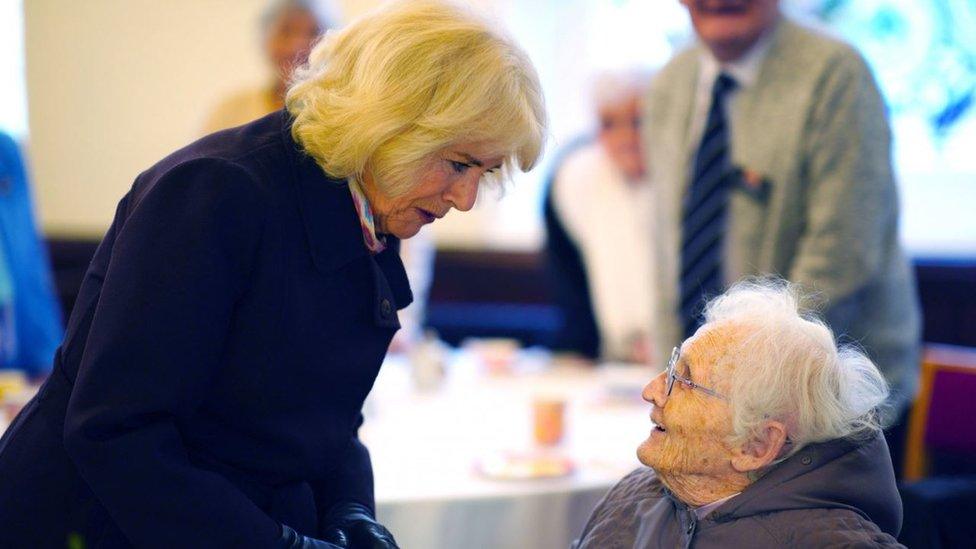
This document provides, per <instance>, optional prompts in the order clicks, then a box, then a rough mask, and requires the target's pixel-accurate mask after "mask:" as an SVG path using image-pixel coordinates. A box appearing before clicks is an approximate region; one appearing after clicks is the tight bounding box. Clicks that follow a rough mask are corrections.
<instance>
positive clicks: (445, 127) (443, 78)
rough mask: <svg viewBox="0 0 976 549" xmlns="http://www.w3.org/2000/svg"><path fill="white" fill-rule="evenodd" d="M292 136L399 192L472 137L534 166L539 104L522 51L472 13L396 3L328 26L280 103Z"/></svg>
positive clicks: (335, 166)
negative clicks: (428, 164) (439, 155)
mask: <svg viewBox="0 0 976 549" xmlns="http://www.w3.org/2000/svg"><path fill="white" fill-rule="evenodd" d="M285 105H286V107H287V109H288V111H289V112H290V113H291V115H292V116H293V117H294V119H295V120H294V124H293V126H292V136H293V137H294V138H295V140H296V141H297V142H299V143H300V144H301V145H302V147H303V148H304V149H305V151H306V152H307V153H308V154H309V155H311V156H312V157H313V158H314V159H315V160H316V162H317V163H318V164H319V165H320V166H321V167H322V169H324V170H325V171H326V173H328V174H330V175H331V176H333V177H337V178H351V179H353V180H356V181H362V177H363V174H364V173H365V172H366V171H367V170H369V172H370V173H371V175H372V177H373V178H374V179H375V180H376V183H377V185H378V186H379V187H380V188H381V189H382V190H383V191H384V192H385V193H387V194H388V195H390V196H397V195H400V194H402V193H404V192H406V191H407V190H409V189H410V187H411V186H412V185H413V184H414V175H416V174H417V173H418V171H419V170H420V169H421V168H422V167H423V165H424V163H425V161H426V160H427V159H428V158H429V157H430V156H431V155H432V154H434V153H436V152H438V151H440V150H442V149H444V148H445V147H449V146H452V145H455V144H457V143H461V142H464V143H479V144H484V145H486V146H487V147H488V148H489V149H490V150H491V151H493V152H497V153H498V155H499V156H503V157H504V158H505V161H504V166H503V169H502V175H501V178H505V177H507V176H508V175H509V174H510V173H511V170H512V167H513V166H517V167H518V168H520V169H521V170H523V171H526V170H529V169H531V168H532V167H533V166H534V165H535V163H536V162H537V161H538V159H539V156H540V154H541V152H542V146H543V141H544V135H545V131H546V124H547V121H546V115H545V106H544V101H543V96H542V90H541V86H540V85H539V79H538V76H537V75H536V72H535V69H534V68H533V66H532V64H531V62H530V61H529V59H528V56H526V54H525V53H524V52H523V51H522V50H521V49H520V48H519V47H518V46H517V45H516V44H515V43H514V42H513V41H512V40H510V39H508V38H507V37H505V36H503V35H501V34H499V33H498V32H497V31H496V30H494V29H492V27H491V26H490V25H489V23H488V22H487V21H485V20H483V19H482V18H481V17H479V16H477V15H476V14H474V13H473V12H471V11H470V10H469V9H467V8H464V7H461V6H459V5H456V4H453V3H450V2H447V1H438V0H403V1H398V2H392V3H390V4H387V5H386V6H384V7H382V8H380V9H378V10H376V11H373V12H371V13H369V14H366V15H364V16H362V17H360V18H359V19H357V20H356V21H354V22H353V23H351V24H350V25H349V26H348V27H346V28H345V29H343V30H341V31H339V32H329V33H328V34H326V35H325V36H324V37H323V38H322V39H321V40H320V41H319V43H318V44H316V46H315V47H314V48H313V49H312V52H311V54H310V55H309V59H308V63H307V64H306V65H305V66H303V67H302V68H300V69H299V70H298V71H296V75H295V77H294V80H293V82H292V85H291V87H290V88H289V90H288V94H287V96H286V98H285Z"/></svg>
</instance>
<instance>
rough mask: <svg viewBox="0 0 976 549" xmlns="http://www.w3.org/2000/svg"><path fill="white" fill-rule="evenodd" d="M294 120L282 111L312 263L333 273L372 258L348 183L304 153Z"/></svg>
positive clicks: (285, 138) (285, 139) (282, 131)
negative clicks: (298, 140)
mask: <svg viewBox="0 0 976 549" xmlns="http://www.w3.org/2000/svg"><path fill="white" fill-rule="evenodd" d="M292 121H293V118H292V116H291V115H290V114H288V111H287V110H282V111H281V138H282V141H283V143H284V147H285V149H286V150H287V152H288V155H289V157H290V159H291V165H292V166H293V170H294V178H295V181H296V183H297V186H298V193H299V197H300V200H299V203H300V204H299V207H300V208H301V211H302V220H303V221H304V223H305V232H306V236H307V238H308V242H309V247H310V248H311V251H312V260H313V262H314V263H315V266H316V268H318V269H319V270H320V271H322V272H325V273H328V272H332V271H335V270H336V269H338V268H340V267H342V266H344V265H346V264H348V263H349V262H351V261H353V260H354V259H357V258H360V257H362V256H365V255H369V250H368V249H367V248H366V243H365V242H363V237H362V232H361V230H360V228H359V218H357V217H356V207H355V205H354V204H353V202H352V196H351V195H350V194H349V183H348V182H347V181H345V180H343V179H336V178H333V177H329V176H328V175H326V173H325V172H324V171H323V170H322V168H321V167H319V165H318V164H316V163H315V160H314V159H313V158H312V157H311V156H309V155H308V154H306V153H305V151H304V150H302V148H301V145H299V144H298V143H296V142H295V140H294V138H293V137H292V135H291V125H292Z"/></svg>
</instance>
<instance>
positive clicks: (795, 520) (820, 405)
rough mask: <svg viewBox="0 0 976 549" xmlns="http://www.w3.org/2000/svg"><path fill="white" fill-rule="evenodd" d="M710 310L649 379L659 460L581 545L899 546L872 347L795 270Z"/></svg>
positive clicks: (739, 291)
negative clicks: (839, 330)
mask: <svg viewBox="0 0 976 549" xmlns="http://www.w3.org/2000/svg"><path fill="white" fill-rule="evenodd" d="M704 316H705V324H704V325H703V326H702V327H700V328H698V330H697V331H696V332H695V334H694V335H693V336H692V337H690V338H689V339H687V340H685V342H684V343H683V344H682V345H681V347H680V348H677V347H676V348H675V349H674V350H673V352H672V355H671V361H670V363H669V365H668V368H667V370H666V371H665V372H662V373H661V374H659V375H658V376H657V377H655V378H654V379H653V380H651V382H650V383H649V384H648V385H647V386H646V387H645V388H644V400H646V401H647V402H649V403H651V414H650V417H651V421H652V422H653V428H652V429H651V432H650V436H649V437H648V438H647V440H645V441H644V442H642V443H641V444H640V447H639V448H638V449H637V456H638V458H639V459H640V461H641V463H643V464H644V465H646V466H647V467H646V468H640V469H637V470H635V471H634V472H632V473H630V474H629V475H627V476H626V477H624V478H623V479H622V480H621V481H620V482H619V483H618V484H617V485H616V486H614V487H613V488H612V489H611V490H610V492H609V493H608V494H607V495H606V496H605V497H604V498H603V500H602V501H601V502H600V503H599V505H598V506H597V508H596V509H595V510H594V512H593V514H592V515H591V516H590V519H589V521H588V522H587V525H586V527H585V529H584V531H583V534H582V536H581V538H580V540H579V541H578V542H577V544H576V547H577V548H578V549H589V548H598V547H599V548H602V547H616V548H623V547H634V548H641V549H645V548H649V547H691V546H694V547H702V548H705V547H716V548H719V547H722V548H724V547H757V548H765V547H770V548H772V547H803V548H815V547H816V548H819V547H841V546H843V547H900V545H898V543H897V542H896V541H895V536H897V534H898V530H899V529H900V527H901V519H902V507H901V500H900V498H899V496H898V490H897V487H896V485H895V477H894V471H893V470H892V466H891V460H890V459H889V457H888V449H887V447H886V445H885V440H884V437H883V436H882V434H881V427H880V422H879V417H880V415H879V414H880V408H881V407H882V406H883V405H884V401H885V398H886V397H887V395H888V389H887V385H886V383H885V380H884V377H882V375H881V373H880V372H879V371H878V369H877V368H876V367H875V365H874V364H873V363H872V362H871V361H870V359H868V358H867V357H866V356H865V355H863V354H862V353H861V352H859V351H857V350H855V349H853V348H846V347H840V348H838V346H837V342H836V340H835V338H834V334H833V333H832V332H831V331H830V328H829V327H828V326H827V325H826V324H824V323H823V322H822V321H821V320H819V319H818V318H816V317H815V316H813V315H811V314H810V313H807V312H805V311H803V310H801V309H800V296H799V295H798V293H797V290H796V289H795V288H793V287H791V286H789V285H787V284H784V283H782V282H776V281H759V282H751V283H741V284H738V285H736V286H733V287H732V288H731V289H730V290H729V291H728V292H726V293H725V294H724V295H722V296H720V297H718V298H716V299H714V300H713V301H711V302H710V303H709V304H708V306H707V308H706V310H705V313H704Z"/></svg>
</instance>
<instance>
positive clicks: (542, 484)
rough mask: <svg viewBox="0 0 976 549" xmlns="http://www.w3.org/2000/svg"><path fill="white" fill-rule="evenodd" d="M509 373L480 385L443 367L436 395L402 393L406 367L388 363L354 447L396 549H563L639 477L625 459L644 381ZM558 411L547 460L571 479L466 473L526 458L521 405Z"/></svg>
mask: <svg viewBox="0 0 976 549" xmlns="http://www.w3.org/2000/svg"><path fill="white" fill-rule="evenodd" d="M521 356H522V357H523V360H521V361H520V364H519V365H518V367H517V368H516V370H517V372H519V373H512V374H500V375H489V374H486V373H485V369H484V367H483V365H482V364H481V363H480V362H479V361H478V360H477V357H476V356H475V355H473V354H471V353H457V354H456V355H454V358H453V359H452V360H451V364H450V365H449V368H448V371H449V375H448V377H447V378H446V380H445V383H444V385H443V386H442V387H441V388H440V389H438V390H435V391H427V392H419V391H416V390H414V389H413V384H412V381H411V376H410V366H409V364H408V363H407V361H406V360H404V359H396V358H393V359H389V360H388V361H387V364H385V365H384V367H383V370H382V371H381V373H380V377H379V378H378V379H377V383H376V386H375V388H374V390H373V392H372V394H371V395H370V398H369V400H368V402H367V406H366V408H365V414H366V423H365V424H364V426H363V429H362V430H361V433H360V434H361V436H362V438H363V440H364V441H365V442H366V444H367V446H368V447H369V448H370V452H371V454H372V459H373V470H374V475H375V482H376V501H377V514H378V519H379V520H380V521H381V522H382V523H383V524H385V525H386V526H387V527H388V528H389V529H390V531H392V532H393V534H394V535H395V536H396V538H397V541H398V543H399V544H400V545H401V547H404V548H405V549H411V548H423V549H437V548H465V549H467V548H482V547H484V548H499V549H503V548H509V547H510V548H519V549H529V548H535V547H538V548H557V547H558V548H565V547H568V546H569V544H570V542H571V541H572V540H573V539H575V537H576V536H577V535H578V534H579V533H580V531H581V530H582V528H583V525H584V524H585V521H586V519H587V517H588V516H589V514H590V511H592V509H593V507H594V506H595V505H596V503H597V502H598V501H599V499H600V498H601V497H602V496H603V494H604V493H605V492H606V491H607V489H608V488H609V487H610V486H612V485H613V484H614V483H615V482H616V481H617V480H619V479H620V477H621V476H623V475H624V474H626V473H627V472H628V471H630V470H632V469H633V468H634V467H636V466H638V465H639V463H638V462H637V459H636V455H635V450H636V448H637V445H638V444H639V443H640V441H641V440H643V439H644V437H646V436H647V433H648V431H649V429H650V421H649V418H648V412H649V406H648V405H647V404H644V403H642V402H641V401H640V399H639V394H640V388H641V386H642V384H643V383H646V381H647V380H648V379H650V376H651V373H650V371H648V370H644V369H641V368H636V367H627V368H622V367H621V368H612V367H609V368H608V367H604V368H598V369H593V368H554V369H549V368H546V364H545V360H544V358H545V357H544V355H537V356H536V357H532V356H531V353H528V354H523V355H521ZM540 395H541V396H546V397H552V396H559V397H562V398H565V399H566V400H567V411H566V437H565V438H564V440H563V442H562V444H560V445H559V446H558V447H556V448H554V449H552V450H551V451H552V452H554V453H556V454H559V455H563V456H566V457H568V458H570V459H571V460H572V461H573V462H574V463H575V465H576V467H575V470H574V472H573V473H572V474H570V475H568V476H565V477H561V478H553V479H540V480H531V481H518V480H495V479H490V478H487V477H485V476H484V475H483V474H481V473H480V472H479V471H478V470H477V467H476V464H477V463H478V461H479V460H480V459H483V458H485V457H487V456H490V455H493V454H497V453H498V452H504V451H516V452H518V451H531V450H533V449H534V443H533V441H532V413H531V403H532V401H533V399H535V398H537V397H539V396H540Z"/></svg>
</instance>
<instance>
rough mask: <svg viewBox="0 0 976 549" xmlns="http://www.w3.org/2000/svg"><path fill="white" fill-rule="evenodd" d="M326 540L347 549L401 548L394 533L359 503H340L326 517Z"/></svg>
mask: <svg viewBox="0 0 976 549" xmlns="http://www.w3.org/2000/svg"><path fill="white" fill-rule="evenodd" d="M325 523H326V525H327V526H326V527H325V536H324V537H325V540H326V541H328V542H331V543H334V544H335V545H337V546H339V547H344V548H347V549H399V547H398V546H397V544H396V541H395V540H394V539H393V534H391V533H390V531H389V530H387V529H386V528H384V527H383V525H382V524H380V523H378V522H376V519H374V518H373V514H372V513H371V512H370V511H369V508H367V507H366V506H364V505H360V504H359V503H340V504H337V505H336V506H335V507H333V508H332V509H331V510H330V511H329V514H328V515H327V516H326V519H325Z"/></svg>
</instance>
